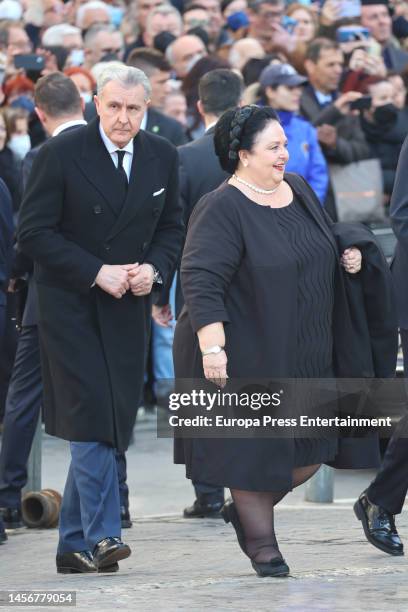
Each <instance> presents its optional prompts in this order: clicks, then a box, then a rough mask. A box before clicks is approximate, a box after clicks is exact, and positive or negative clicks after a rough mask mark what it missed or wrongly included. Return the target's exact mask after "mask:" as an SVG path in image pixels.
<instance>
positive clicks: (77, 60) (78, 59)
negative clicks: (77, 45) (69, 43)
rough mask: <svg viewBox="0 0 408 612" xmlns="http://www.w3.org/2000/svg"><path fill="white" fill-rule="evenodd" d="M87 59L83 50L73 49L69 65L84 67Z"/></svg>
mask: <svg viewBox="0 0 408 612" xmlns="http://www.w3.org/2000/svg"><path fill="white" fill-rule="evenodd" d="M84 59H85V52H84V50H83V49H72V51H71V53H70V55H69V58H68V63H69V65H70V66H82V64H83V63H84Z"/></svg>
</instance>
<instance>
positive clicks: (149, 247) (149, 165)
mask: <svg viewBox="0 0 408 612" xmlns="http://www.w3.org/2000/svg"><path fill="white" fill-rule="evenodd" d="M149 97H150V84H149V81H148V79H147V78H146V76H145V75H144V73H143V72H141V71H139V70H137V69H135V68H129V67H125V66H117V65H110V64H107V65H106V68H105V69H104V71H103V72H102V73H101V74H100V76H99V78H98V86H97V96H96V97H95V103H96V107H97V111H98V115H99V117H98V118H97V119H95V120H93V121H92V122H91V123H90V124H89V125H88V126H85V127H83V128H78V129H76V130H73V131H71V132H69V133H66V134H61V135H59V136H58V137H57V138H53V139H50V140H49V141H48V142H47V143H46V144H45V145H44V146H43V147H42V148H41V150H40V152H39V154H38V155H37V157H36V159H35V160H34V164H33V170H32V172H31V174H30V178H29V181H28V185H27V190H26V195H25V198H24V201H23V205H22V209H21V214H20V225H19V234H18V236H19V243H20V247H21V249H22V251H23V252H26V253H27V254H28V255H29V256H31V257H32V258H33V260H34V262H35V280H36V283H37V292H38V305H39V337H40V347H41V360H42V371H43V382H44V396H43V409H44V418H45V427H46V431H47V432H48V433H50V434H51V435H56V436H58V437H61V438H63V439H66V440H69V441H70V451H71V465H70V469H69V473H68V477H67V483H66V486H65V490H64V496H63V501H62V507H61V515H60V526H59V534H60V538H59V544H58V551H57V560H56V561H57V571H59V572H62V573H68V572H74V571H75V572H92V571H96V570H98V571H117V569H118V564H117V562H118V561H120V560H122V559H124V558H126V557H128V556H129V554H130V548H129V547H128V546H127V545H126V544H124V543H123V542H122V541H121V539H120V508H119V503H120V502H119V487H118V476H117V470H116V464H115V449H116V450H119V451H125V450H126V448H127V446H128V443H129V439H130V436H131V433H132V429H133V425H134V421H135V417H136V410H137V406H138V402H139V398H140V394H141V390H142V384H143V373H144V367H145V354H146V347H147V342H148V337H149V327H150V314H151V291H152V287H153V284H154V283H160V282H166V280H167V276H168V274H169V273H170V272H171V270H172V269H173V267H174V264H175V262H176V260H177V258H178V255H179V250H180V248H181V243H182V236H183V230H182V222H181V211H180V206H179V201H178V175H177V154H176V151H175V149H174V148H173V147H172V145H170V144H169V143H167V141H165V140H164V139H162V138H159V137H156V136H153V135H150V134H147V133H146V132H143V131H141V130H140V124H141V121H142V118H143V116H144V114H145V112H146V109H147V105H148V102H149ZM45 312H46V317H44V314H45Z"/></svg>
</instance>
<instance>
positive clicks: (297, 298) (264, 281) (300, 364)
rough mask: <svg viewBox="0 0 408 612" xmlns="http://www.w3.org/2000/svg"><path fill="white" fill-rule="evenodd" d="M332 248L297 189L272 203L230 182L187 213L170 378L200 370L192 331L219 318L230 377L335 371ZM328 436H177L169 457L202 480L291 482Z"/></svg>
mask: <svg viewBox="0 0 408 612" xmlns="http://www.w3.org/2000/svg"><path fill="white" fill-rule="evenodd" d="M336 265H338V264H337V253H336V251H335V249H334V248H333V245H332V244H331V243H330V241H329V239H328V238H327V236H326V235H325V233H324V232H323V231H322V229H321V228H320V227H319V224H318V223H316V221H315V218H314V216H313V215H312V214H310V212H309V211H308V207H307V204H306V203H305V202H304V201H300V200H299V199H298V198H297V196H296V195H295V196H294V200H293V202H292V203H291V204H289V205H288V206H286V207H283V208H280V209H272V208H270V207H264V206H260V205H257V204H255V203H254V202H252V201H251V200H250V199H249V198H247V197H246V196H245V195H244V194H243V193H242V192H241V191H240V190H238V189H237V188H235V187H234V186H232V185H229V184H228V183H224V184H223V185H222V186H221V187H220V188H219V189H217V190H216V191H214V192H212V193H211V194H208V195H207V196H205V197H204V198H203V199H202V200H201V201H200V203H199V204H198V205H197V207H196V208H195V210H194V212H193V215H192V218H191V220H190V225H189V230H188V235H187V241H186V246H185V250H184V254H183V259H182V264H181V282H182V287H183V293H184V297H185V306H184V308H183V310H182V313H181V315H180V317H179V320H178V322H177V326H176V331H175V338H174V348H173V352H174V363H175V374H176V380H177V378H183V379H187V378H191V379H193V378H194V379H199V378H200V377H203V369H202V357H201V353H200V350H199V345H198V339H197V335H196V332H197V330H198V329H200V328H201V327H203V326H204V325H208V324H210V323H213V322H217V321H223V322H224V329H225V335H226V353H227V357H228V367H227V370H228V375H229V377H230V378H231V377H233V378H251V377H253V378H258V379H259V378H267V377H282V378H284V377H286V378H323V377H331V376H333V371H332V359H333V336H332V313H333V303H334V278H335V269H336ZM336 450H337V441H336V440H335V439H307V438H303V439H292V438H286V439H281V438H258V439H243V438H240V439H233V438H231V439H228V438H223V439H209V438H206V439H202V438H200V439H199V438H196V439H187V438H186V439H175V461H176V463H185V465H186V475H187V477H188V478H191V479H193V480H197V481H201V482H206V483H209V484H214V485H219V486H226V487H229V488H237V489H243V490H253V491H282V490H288V489H291V488H292V471H293V468H294V467H298V466H306V465H312V464H315V463H324V462H331V461H333V460H334V459H335V455H336Z"/></svg>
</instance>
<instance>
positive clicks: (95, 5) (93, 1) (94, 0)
mask: <svg viewBox="0 0 408 612" xmlns="http://www.w3.org/2000/svg"><path fill="white" fill-rule="evenodd" d="M92 9H102V10H105V11H106V13H107V15H108V16H109V18H110V8H109V4H106V2H102V0H89V2H85V4H81V6H80V7H79V9H78V12H77V15H76V20H75V24H76V25H77V26H78V28H81V29H82V24H83V22H84V17H85V13H86V12H87V11H88V10H92Z"/></svg>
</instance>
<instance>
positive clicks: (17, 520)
mask: <svg viewBox="0 0 408 612" xmlns="http://www.w3.org/2000/svg"><path fill="white" fill-rule="evenodd" d="M0 514H1V518H2V519H3V523H4V527H5V528H6V529H18V528H19V527H23V526H24V524H23V519H22V518H21V510H20V508H0Z"/></svg>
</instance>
